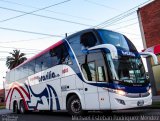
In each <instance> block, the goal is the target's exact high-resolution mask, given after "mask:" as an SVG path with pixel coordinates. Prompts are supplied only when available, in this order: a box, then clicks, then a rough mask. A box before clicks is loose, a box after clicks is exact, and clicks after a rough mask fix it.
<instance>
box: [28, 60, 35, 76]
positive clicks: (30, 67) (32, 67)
mask: <svg viewBox="0 0 160 121" xmlns="http://www.w3.org/2000/svg"><path fill="white" fill-rule="evenodd" d="M34 73H35V60H33V61H31V62H29V63H28V75H32V74H34Z"/></svg>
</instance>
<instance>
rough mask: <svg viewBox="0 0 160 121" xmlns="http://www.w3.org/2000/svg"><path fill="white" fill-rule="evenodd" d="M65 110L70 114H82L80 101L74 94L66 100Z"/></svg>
mask: <svg viewBox="0 0 160 121" xmlns="http://www.w3.org/2000/svg"><path fill="white" fill-rule="evenodd" d="M67 111H68V113H69V114H70V115H75V116H79V115H84V111H83V110H82V106H81V101H80V99H79V98H78V97H77V96H76V95H73V96H71V97H70V98H69V99H68V101H67Z"/></svg>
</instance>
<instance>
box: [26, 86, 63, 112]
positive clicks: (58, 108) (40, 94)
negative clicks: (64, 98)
mask: <svg viewBox="0 0 160 121" xmlns="http://www.w3.org/2000/svg"><path fill="white" fill-rule="evenodd" d="M25 86H26V88H27V90H28V92H29V95H31V94H32V95H33V96H34V97H38V98H40V100H38V101H37V103H36V105H35V106H29V103H31V102H32V100H31V99H30V100H29V101H26V102H27V104H28V107H29V108H31V109H37V107H38V104H43V101H42V97H43V96H45V97H46V99H47V102H48V105H49V99H50V110H53V96H52V92H53V94H54V96H55V100H56V106H57V110H60V104H59V99H58V96H57V93H56V91H55V90H54V88H53V87H52V86H50V85H47V88H48V90H49V92H48V90H47V88H45V89H44V90H43V91H42V92H41V93H39V94H35V93H34V92H33V90H32V88H31V86H30V85H27V84H25ZM51 91H52V92H51ZM30 92H31V94H30ZM49 94H50V98H49Z"/></svg>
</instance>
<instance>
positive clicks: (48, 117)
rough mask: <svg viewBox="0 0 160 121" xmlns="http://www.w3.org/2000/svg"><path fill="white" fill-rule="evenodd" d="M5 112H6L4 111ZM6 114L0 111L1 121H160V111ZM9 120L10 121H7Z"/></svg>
mask: <svg viewBox="0 0 160 121" xmlns="http://www.w3.org/2000/svg"><path fill="white" fill-rule="evenodd" d="M3 112H5V111H3ZM6 113H7V114H4V113H2V112H1V111H0V121H71V120H77V121H81V120H83V121H84V120H90V121H93V120H108V121H109V120H111V121H114V120H116V121H118V120H121V121H122V120H123V121H139V120H141V121H146V120H151V121H159V120H160V109H143V110H142V109H141V110H140V109H138V110H123V111H122V110H121V111H115V112H113V113H112V114H111V115H105V114H103V113H101V112H89V113H88V114H87V115H86V116H79V117H73V116H70V115H68V114H67V113H66V112H52V113H47V112H40V113H38V112H34V113H29V114H25V115H22V114H12V113H10V112H8V111H6ZM6 119H8V120H6Z"/></svg>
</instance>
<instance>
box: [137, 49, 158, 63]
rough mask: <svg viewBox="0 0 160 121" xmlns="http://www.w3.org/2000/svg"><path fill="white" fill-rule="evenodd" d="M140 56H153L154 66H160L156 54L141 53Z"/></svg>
mask: <svg viewBox="0 0 160 121" xmlns="http://www.w3.org/2000/svg"><path fill="white" fill-rule="evenodd" d="M139 54H140V55H142V56H143V57H144V58H146V57H148V56H151V57H152V58H153V61H154V64H155V65H157V64H158V59H157V56H156V55H155V54H154V53H151V52H139Z"/></svg>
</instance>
